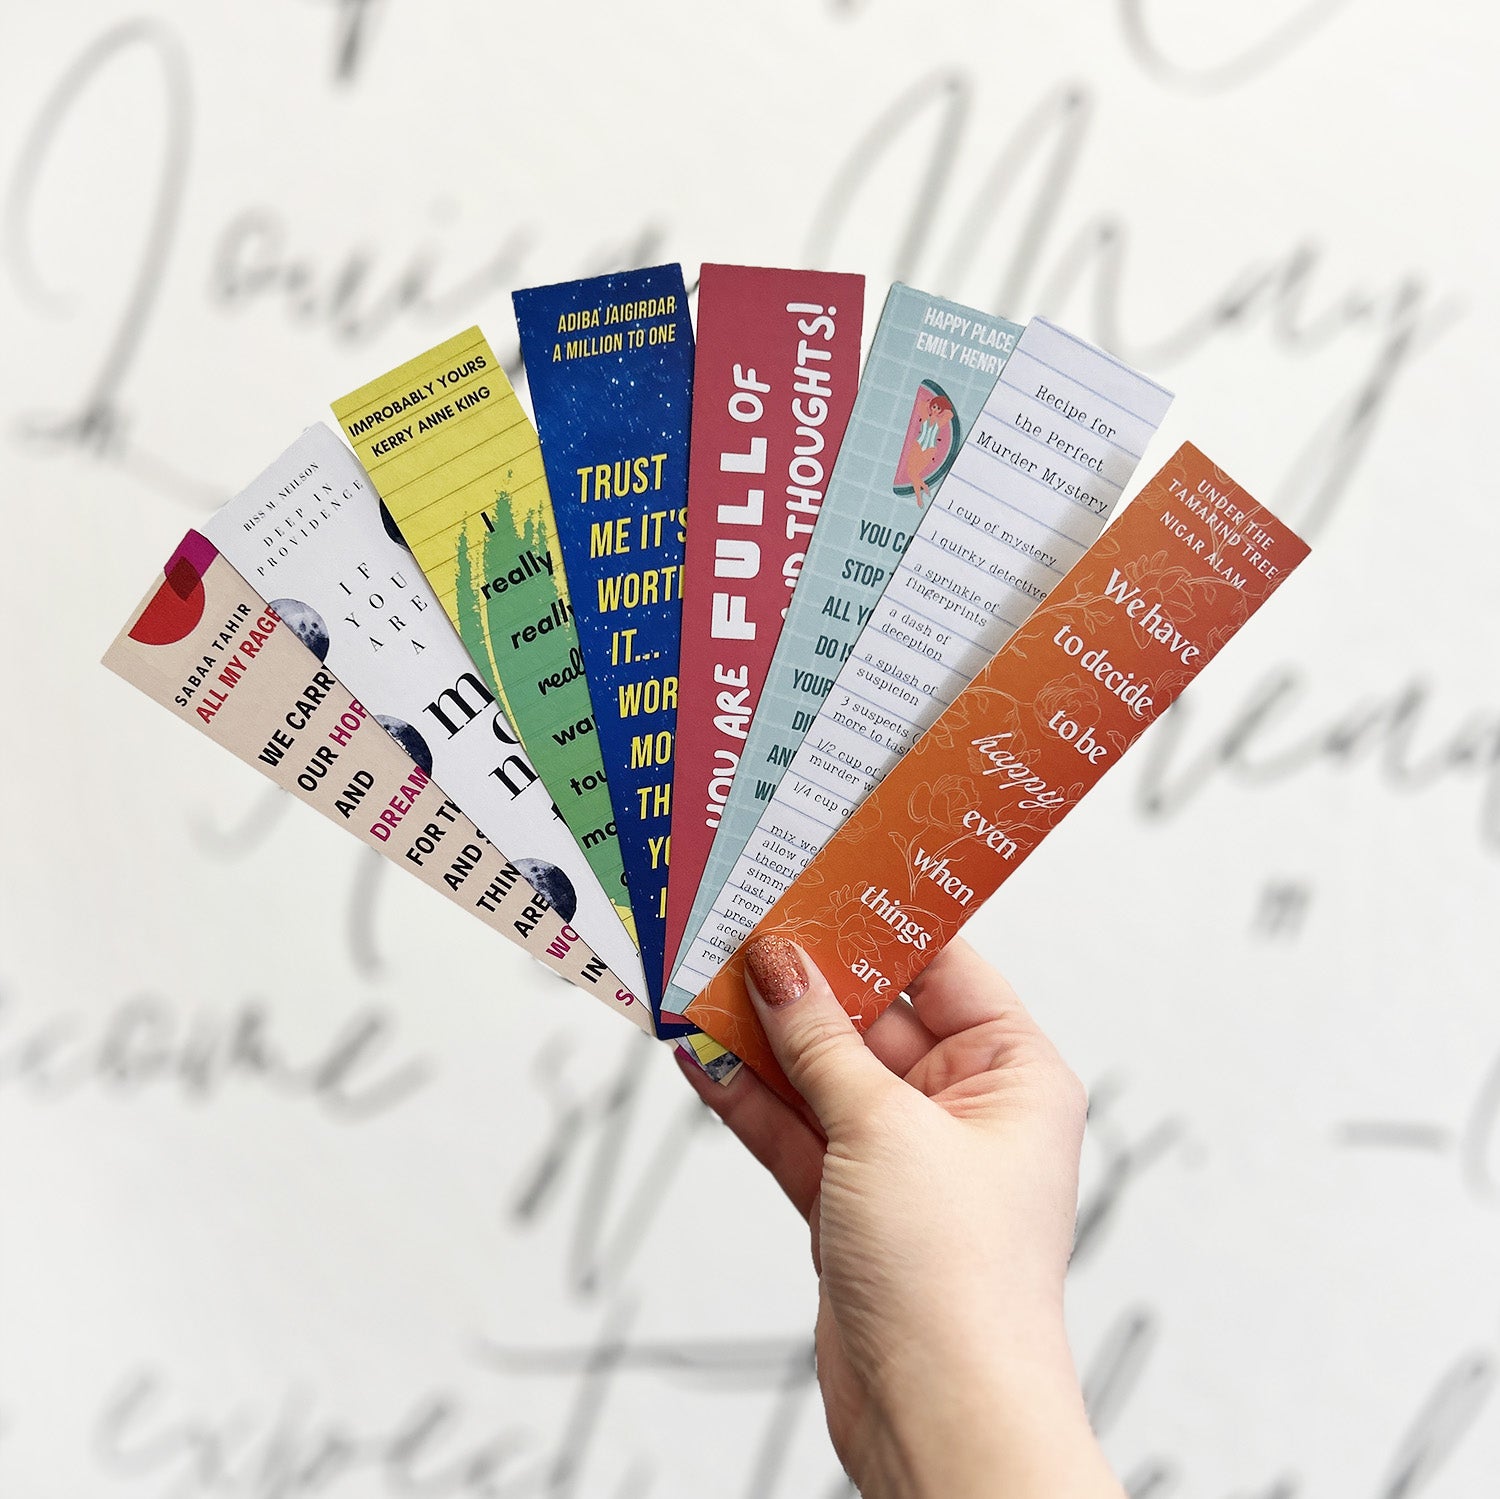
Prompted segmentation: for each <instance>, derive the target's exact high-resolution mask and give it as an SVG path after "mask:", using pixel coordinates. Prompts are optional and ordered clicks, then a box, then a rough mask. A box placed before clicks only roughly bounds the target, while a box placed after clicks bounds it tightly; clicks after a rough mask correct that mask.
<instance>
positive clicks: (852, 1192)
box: [683, 937, 1121, 1499]
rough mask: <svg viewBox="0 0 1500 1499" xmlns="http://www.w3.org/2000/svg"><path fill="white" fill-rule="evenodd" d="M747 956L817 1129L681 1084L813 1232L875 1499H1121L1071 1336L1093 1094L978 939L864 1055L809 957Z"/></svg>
mask: <svg viewBox="0 0 1500 1499" xmlns="http://www.w3.org/2000/svg"><path fill="white" fill-rule="evenodd" d="M746 957H747V960H748V961H747V972H746V977H747V987H748V988H749V991H750V996H751V999H752V1000H753V1002H754V1004H755V1009H756V1014H757V1015H758V1016H759V1018H760V1022H761V1024H762V1025H763V1026H764V1028H765V1031H766V1035H767V1038H768V1039H769V1041H770V1044H771V1047H772V1050H773V1051H774V1052H775V1055H776V1059H777V1061H778V1062H779V1063H780V1064H781V1066H782V1068H783V1070H784V1071H785V1072H786V1075H787V1077H788V1078H789V1079H790V1081H791V1083H792V1085H793V1086H794V1087H795V1088H796V1089H797V1091H798V1093H799V1094H800V1095H801V1096H802V1098H803V1099H804V1100H805V1102H806V1109H805V1111H804V1112H799V1111H797V1110H796V1109H793V1108H792V1107H790V1106H789V1105H788V1104H786V1103H785V1102H784V1101H783V1100H782V1099H781V1098H779V1097H777V1095H776V1094H775V1093H773V1092H772V1091H771V1090H770V1089H769V1088H767V1087H766V1086H765V1085H764V1084H763V1083H762V1082H761V1081H760V1080H759V1079H758V1078H757V1077H755V1076H754V1075H753V1074H752V1073H751V1072H750V1070H749V1069H748V1068H745V1069H744V1070H743V1071H742V1073H741V1075H740V1076H738V1077H736V1078H735V1079H734V1081H733V1082H731V1083H730V1084H729V1085H728V1086H725V1087H720V1086H718V1085H716V1084H714V1083H712V1082H710V1081H709V1080H708V1079H707V1078H705V1077H703V1076H702V1074H701V1073H699V1072H698V1071H697V1069H696V1068H693V1067H692V1066H691V1064H690V1063H689V1064H685V1065H684V1067H683V1071H684V1073H685V1074H686V1075H687V1076H688V1078H689V1079H690V1080H691V1081H692V1083H693V1085H694V1087H695V1088H696V1089H697V1090H698V1093H699V1095H700V1096H701V1097H702V1099H703V1101H704V1102H705V1103H706V1104H708V1106H709V1107H710V1108H711V1109H712V1110H713V1111H714V1112H715V1113H716V1114H718V1115H719V1117H720V1118H721V1119H723V1120H724V1122H725V1123H726V1124H727V1125H728V1126H729V1128H730V1129H731V1130H732V1131H733V1132H734V1133H735V1134H736V1135H737V1136H739V1138H740V1139H741V1140H742V1141H743V1142H744V1144H745V1145H746V1146H747V1147H748V1149H749V1150H750V1152H751V1154H752V1155H754V1156H755V1157H756V1159H757V1160H759V1161H760V1162H761V1163H762V1164H763V1165H764V1166H765V1167H766V1168H767V1169H768V1170H769V1171H770V1172H771V1174H772V1176H774V1177H775V1179H776V1180H777V1182H779V1183H780V1185H781V1187H782V1189H783V1190H784V1191H785V1192H786V1194H787V1196H788V1197H789V1198H791V1200H792V1202H793V1204H794V1205H795V1206H796V1208H797V1209H798V1211H799V1212H800V1213H801V1214H802V1216H803V1217H804V1218H805V1219H806V1220H807V1222H808V1225H809V1227H810V1228H811V1230H812V1254H813V1264H814V1267H815V1268H816V1270H817V1272H818V1320H817V1332H816V1345H817V1360H818V1381H819V1384H820V1386H821V1388H822V1392H823V1403H824V1407H825V1409H826V1411H827V1416H828V1430H829V1434H830V1435H831V1437H832V1439H833V1445H834V1449H835V1451H836V1452H837V1453H838V1456H839V1459H840V1461H841V1462H842V1463H843V1464H844V1466H845V1468H846V1469H847V1470H848V1472H849V1474H850V1476H851V1477H852V1478H853V1479H854V1481H855V1482H856V1483H857V1484H858V1485H859V1487H860V1491H861V1493H863V1494H865V1495H866V1496H867V1499H883V1496H887V1495H901V1496H903V1499H905V1496H928V1495H933V1496H937V1495H941V1496H942V1499H966V1496H968V1495H981V1494H982V1495H987V1496H988V1495H997V1494H1004V1495H1006V1496H1008V1499H1010V1496H1015V1499H1025V1496H1031V1495H1038V1496H1041V1495H1046V1496H1047V1499H1056V1496H1058V1495H1082V1496H1093V1495H1101V1496H1102V1495H1111V1496H1117V1495H1119V1493H1120V1492H1121V1491H1120V1488H1119V1486H1118V1485H1117V1484H1116V1482H1115V1480H1114V1479H1113V1477H1112V1476H1111V1475H1110V1472H1109V1470H1108V1468H1107V1466H1106V1465H1105V1462H1104V1459H1103V1456H1102V1454H1101V1453H1100V1452H1099V1449H1098V1445H1097V1443H1096V1442H1095V1440H1094V1437H1093V1433H1092V1432H1091V1431H1090V1429H1089V1425H1088V1419H1087V1416H1086V1414H1085V1412H1084V1408H1083V1399H1082V1395H1081V1393H1080V1391H1079V1386H1078V1378H1077V1375H1076V1373H1075V1372H1074V1368H1073V1362H1072V1357H1071V1354H1070V1353H1069V1351H1068V1344H1067V1338H1066V1334H1065V1332H1064V1329H1063V1279H1064V1275H1065V1273H1066V1270H1067V1264H1068V1256H1069V1253H1070V1252H1071V1249H1072V1240H1073V1225H1074V1217H1075V1212H1076V1208H1077V1199H1078V1159H1079V1152H1080V1149H1081V1147H1082V1140H1083V1122H1084V1107H1085V1101H1084V1093H1083V1088H1082V1085H1081V1084H1080V1083H1079V1081H1078V1079H1077V1078H1076V1077H1075V1076H1074V1075H1073V1073H1072V1072H1070V1071H1069V1069H1068V1068H1067V1066H1066V1065H1065V1064H1064V1062H1063V1060H1062V1058H1061V1057H1060V1056H1059V1055H1058V1053H1057V1051H1056V1049H1055V1048H1054V1047H1053V1046H1052V1044H1051V1042H1049V1041H1048V1040H1047V1038H1046V1037H1045V1036H1044V1035H1043V1034H1042V1032H1041V1031H1040V1030H1039V1029H1038V1028H1037V1026H1036V1024H1035V1022H1034V1021H1033V1020H1032V1019H1031V1017H1030V1016H1029V1015H1028V1014H1027V1013H1026V1011H1025V1009H1024V1008H1023V1007H1022V1005H1021V1003H1020V1001H1019V1000H1018V999H1017V998H1016V996H1015V993H1014V991H1013V990H1012V989H1011V987H1010V985H1009V984H1007V983H1006V982H1005V980H1004V979H1003V978H1001V977H1000V975H999V974H998V973H997V972H996V971H995V970H994V969H993V968H992V967H990V965H989V964H988V963H986V962H985V961H984V960H983V959H982V958H980V957H979V956H978V954H977V953H975V952H974V950H973V949H972V948H971V947H970V946H969V945H968V944H967V943H965V942H963V941H962V940H959V941H955V942H953V943H951V944H950V945H949V946H948V947H947V948H946V949H945V950H944V951H943V952H942V953H940V954H939V955H938V956H937V957H936V958H934V959H933V961H932V963H931V964H930V965H929V966H928V968H927V969H926V971H925V972H923V973H922V974H921V975H920V976H919V977H918V978H917V979H915V980H914V981H913V982H912V984H911V986H910V989H909V993H910V1002H909V1003H908V1002H906V1001H904V1000H903V1001H898V1002H897V1003H895V1004H893V1005H891V1006H890V1007H889V1008H888V1009H887V1010H886V1011H885V1012H884V1013H883V1014H882V1015H881V1016H880V1018H879V1019H878V1020H877V1021H876V1022H875V1023H874V1024H873V1025H872V1026H871V1027H870V1028H869V1030H868V1031H867V1032H866V1033H865V1035H864V1037H863V1038H861V1037H860V1035H859V1033H858V1032H857V1031H856V1030H855V1029H854V1026H853V1024H852V1023H851V1021H850V1020H849V1017H848V1016H847V1015H846V1014H845V1013H844V1010H843V1008H842V1006H841V1005H840V1004H839V1002H838V1001H837V999H835V998H834V995H833V992H832V990H831V989H830V988H829V987H828V984H827V982H826V981H825V980H824V978H823V976H822V975H821V974H820V973H819V972H818V971H817V969H816V968H815V967H814V966H813V964H812V963H811V961H810V960H809V959H808V958H807V955H806V954H805V953H804V952H803V951H802V949H801V948H799V947H796V946H795V945H794V944H792V943H790V942H788V941H786V940H785V939H783V938H780V937H766V938H762V939H760V941H758V942H756V943H755V944H753V945H752V946H751V948H750V949H749V950H748V952H747V954H746Z"/></svg>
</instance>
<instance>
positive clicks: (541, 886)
mask: <svg viewBox="0 0 1500 1499" xmlns="http://www.w3.org/2000/svg"><path fill="white" fill-rule="evenodd" d="M511 863H512V864H514V865H515V866H516V868H517V869H519V870H520V871H521V878H522V879H523V880H525V881H526V883H527V884H528V885H530V886H531V888H532V889H533V890H535V891H536V893H537V894H538V895H540V896H542V897H543V899H544V900H546V902H547V904H548V905H549V906H551V907H552V909H553V910H554V911H556V912H557V914H558V915H559V916H561V917H562V919H563V920H564V921H571V920H572V919H573V916H574V914H575V913H576V912H577V910H578V892H577V891H576V890H574V888H573V882H572V880H570V879H569V878H568V877H567V875H565V874H564V873H563V872H562V870H560V869H559V868H558V867H557V865H556V864H549V863H547V861H546V860H545V859H512V860H511Z"/></svg>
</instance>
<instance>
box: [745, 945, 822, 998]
mask: <svg viewBox="0 0 1500 1499" xmlns="http://www.w3.org/2000/svg"><path fill="white" fill-rule="evenodd" d="M745 966H746V967H747V968H748V969H749V970H750V978H751V980H752V981H753V982H754V984H755V987H756V989H757V990H758V991H759V992H760V997H761V998H762V999H763V1000H765V1002H766V1003H767V1004H768V1005H770V1007H771V1008H772V1009H773V1010H777V1009H780V1008H781V1006H782V1005H789V1004H791V1002H792V1001H793V1000H794V999H801V998H802V996H803V995H804V994H806V993H807V971H806V970H805V969H804V968H803V966H802V956H801V954H800V953H799V952H798V951H797V949H796V948H795V947H793V946H792V944H791V943H790V942H788V941H787V940H786V938H785V937H760V938H757V939H756V940H755V941H754V942H752V943H751V944H750V946H749V947H747V948H746V949H745Z"/></svg>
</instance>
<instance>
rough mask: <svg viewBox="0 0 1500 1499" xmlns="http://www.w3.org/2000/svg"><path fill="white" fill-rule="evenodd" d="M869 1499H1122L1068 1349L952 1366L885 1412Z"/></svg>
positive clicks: (1011, 1353) (865, 1490) (1032, 1348)
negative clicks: (1067, 1498)
mask: <svg viewBox="0 0 1500 1499" xmlns="http://www.w3.org/2000/svg"><path fill="white" fill-rule="evenodd" d="M885 1420H886V1423H887V1431H886V1433H885V1436H886V1440H885V1441H883V1442H881V1443H878V1444H876V1445H875V1446H874V1447H873V1448H872V1449H871V1450H872V1451H875V1452H880V1453H883V1454H884V1459H885V1460H882V1461H881V1462H880V1464H879V1466H880V1469H881V1471H880V1472H878V1473H875V1474H872V1475H869V1476H868V1477H867V1478H865V1480H864V1482H863V1485H862V1488H861V1493H862V1494H864V1495H865V1496H866V1499H970V1496H974V1499H981V1496H982V1499H993V1496H995V1495H997V1494H1004V1495H1005V1496H1006V1499H1033V1496H1034V1499H1057V1496H1058V1495H1061V1494H1067V1495H1069V1496H1076V1499H1095V1496H1098V1499H1118V1496H1119V1495H1120V1493H1121V1489H1120V1485H1119V1483H1118V1481H1117V1480H1116V1479H1115V1477H1114V1475H1113V1474H1112V1473H1111V1471H1110V1468H1109V1465H1108V1464H1107V1463H1106V1462H1105V1459H1104V1455H1103V1452H1102V1451H1101V1450H1100V1447H1099V1444H1098V1441H1097V1439H1096V1438H1095V1436H1094V1433H1093V1429H1092V1428H1091V1427H1090V1425H1089V1421H1088V1414H1087V1412H1086V1410H1085V1409H1084V1404H1083V1396H1082V1392H1081V1391H1080V1389H1079V1384H1078V1379H1077V1375H1076V1373H1075V1372H1074V1368H1073V1362H1072V1358H1071V1355H1070V1354H1069V1353H1068V1350H1067V1345H1066V1341H1065V1340H1062V1339H1059V1342H1058V1344H1057V1345H1056V1346H1051V1347H1039V1346H1037V1345H1036V1344H1031V1345H1029V1346H1028V1347H1027V1348H1026V1349H1025V1350H1024V1351H1022V1350H1017V1349H1015V1348H1014V1347H1012V1348H1010V1349H1007V1350H1006V1351H1005V1353H1004V1354H1003V1355H1002V1356H999V1357H992V1358H988V1359H986V1360H984V1361H982V1362H981V1363H978V1364H971V1365H970V1366H968V1367H964V1365H963V1364H962V1363H948V1364H947V1365H946V1367H944V1368H943V1369H942V1372H941V1373H939V1372H938V1369H937V1368H933V1369H932V1377H931V1378H930V1379H929V1380H928V1381H927V1383H926V1384H925V1385H924V1387H923V1388H922V1389H921V1390H920V1391H913V1392H911V1393H910V1394H908V1396H907V1397H906V1398H904V1399H902V1400H900V1401H899V1402H897V1403H895V1404H893V1405H889V1406H887V1407H886V1408H885Z"/></svg>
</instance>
